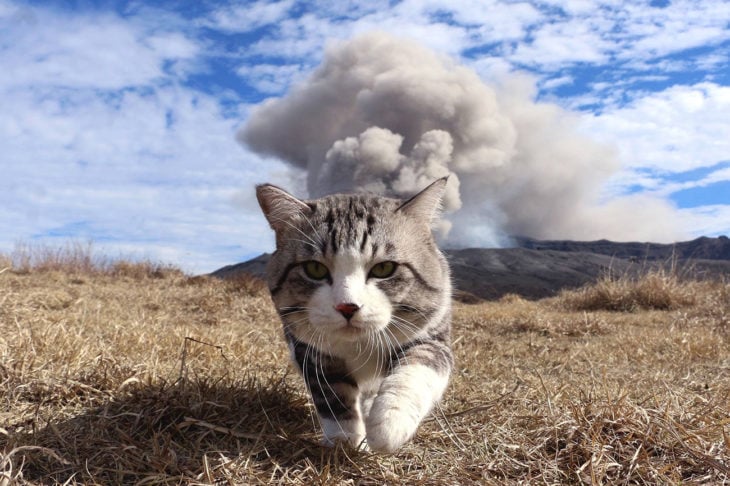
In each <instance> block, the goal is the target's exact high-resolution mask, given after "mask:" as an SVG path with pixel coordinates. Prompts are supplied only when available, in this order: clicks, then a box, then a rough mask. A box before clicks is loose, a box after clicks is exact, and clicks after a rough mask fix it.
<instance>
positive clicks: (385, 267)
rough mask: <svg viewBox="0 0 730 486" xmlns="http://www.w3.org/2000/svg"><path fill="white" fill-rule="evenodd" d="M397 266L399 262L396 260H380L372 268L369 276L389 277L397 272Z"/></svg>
mask: <svg viewBox="0 0 730 486" xmlns="http://www.w3.org/2000/svg"><path fill="white" fill-rule="evenodd" d="M397 266H398V264H397V263H395V262H380V263H378V264H376V265H375V266H373V268H371V269H370V273H369V274H368V278H370V277H374V278H388V277H390V276H391V275H393V273H395V269H396V267H397Z"/></svg>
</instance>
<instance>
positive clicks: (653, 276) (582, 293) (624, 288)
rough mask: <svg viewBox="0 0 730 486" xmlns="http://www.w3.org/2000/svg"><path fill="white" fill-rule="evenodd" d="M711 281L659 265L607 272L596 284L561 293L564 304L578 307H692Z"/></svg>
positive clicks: (614, 309) (628, 310)
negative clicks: (621, 272)
mask: <svg viewBox="0 0 730 486" xmlns="http://www.w3.org/2000/svg"><path fill="white" fill-rule="evenodd" d="M705 288H707V283H706V282H705V283H703V282H697V281H693V280H688V279H683V278H681V276H680V275H679V274H678V273H677V271H676V270H674V269H673V268H670V269H665V268H662V267H660V268H655V269H650V270H647V271H646V272H645V273H642V274H639V275H634V276H632V275H621V276H619V277H614V276H612V275H606V276H604V277H602V278H601V279H599V280H598V281H597V282H596V283H595V284H594V285H589V286H586V287H583V288H581V289H578V290H572V291H565V292H563V293H562V295H561V300H562V303H563V305H565V306H566V307H567V308H569V309H572V310H577V311H596V310H609V311H621V312H633V311H637V310H650V309H656V310H672V309H681V308H683V307H691V306H693V305H695V304H697V303H698V299H703V298H705V297H706V294H705V292H704V289H705Z"/></svg>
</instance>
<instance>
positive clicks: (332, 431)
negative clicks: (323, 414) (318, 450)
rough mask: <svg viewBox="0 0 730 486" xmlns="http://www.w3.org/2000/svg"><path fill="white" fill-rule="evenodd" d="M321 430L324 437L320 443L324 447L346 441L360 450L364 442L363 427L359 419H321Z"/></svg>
mask: <svg viewBox="0 0 730 486" xmlns="http://www.w3.org/2000/svg"><path fill="white" fill-rule="evenodd" d="M322 432H323V434H324V437H322V440H321V441H320V443H321V444H322V445H323V446H325V447H334V446H335V445H337V444H338V443H346V444H348V445H349V446H350V447H354V448H356V449H361V450H362V449H363V447H364V444H365V427H364V425H363V423H362V421H360V420H343V421H338V420H332V419H322Z"/></svg>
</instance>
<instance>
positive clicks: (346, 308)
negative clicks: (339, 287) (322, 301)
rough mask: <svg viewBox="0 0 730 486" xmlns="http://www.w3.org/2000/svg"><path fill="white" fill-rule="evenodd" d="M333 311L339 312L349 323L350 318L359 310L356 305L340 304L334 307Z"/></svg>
mask: <svg viewBox="0 0 730 486" xmlns="http://www.w3.org/2000/svg"><path fill="white" fill-rule="evenodd" d="M335 310H336V311H337V312H339V313H340V314H342V315H343V316H344V317H345V319H347V320H348V321H349V320H350V318H351V317H352V316H353V315H354V314H355V312H357V311H358V310H360V306H359V305H357V304H351V303H342V304H337V305H336V306H335Z"/></svg>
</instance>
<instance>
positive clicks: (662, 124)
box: [583, 83, 730, 172]
mask: <svg viewBox="0 0 730 486" xmlns="http://www.w3.org/2000/svg"><path fill="white" fill-rule="evenodd" d="M728 113H730V87H728V86H721V85H718V84H715V83H699V84H695V85H692V86H681V85H677V86H672V87H670V88H668V89H666V90H664V91H661V92H657V93H647V94H645V96H643V97H640V98H638V99H636V100H634V101H633V102H631V103H630V104H629V105H627V106H624V107H620V108H619V107H617V108H612V109H609V110H607V111H606V112H604V113H602V114H600V115H591V114H585V115H584V120H583V122H584V127H585V130H586V131H587V132H588V133H590V134H591V135H592V136H593V137H595V138H597V139H599V140H603V141H606V142H609V143H612V144H614V145H615V146H616V147H617V148H618V150H619V153H620V158H621V160H622V161H623V162H624V164H625V166H626V167H627V168H636V167H645V168H651V169H654V170H658V171H664V172H684V171H687V170H691V169H695V168H698V167H707V166H712V165H715V164H717V163H718V162H721V161H723V160H727V158H728V154H730V137H728V118H727V114H728Z"/></svg>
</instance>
